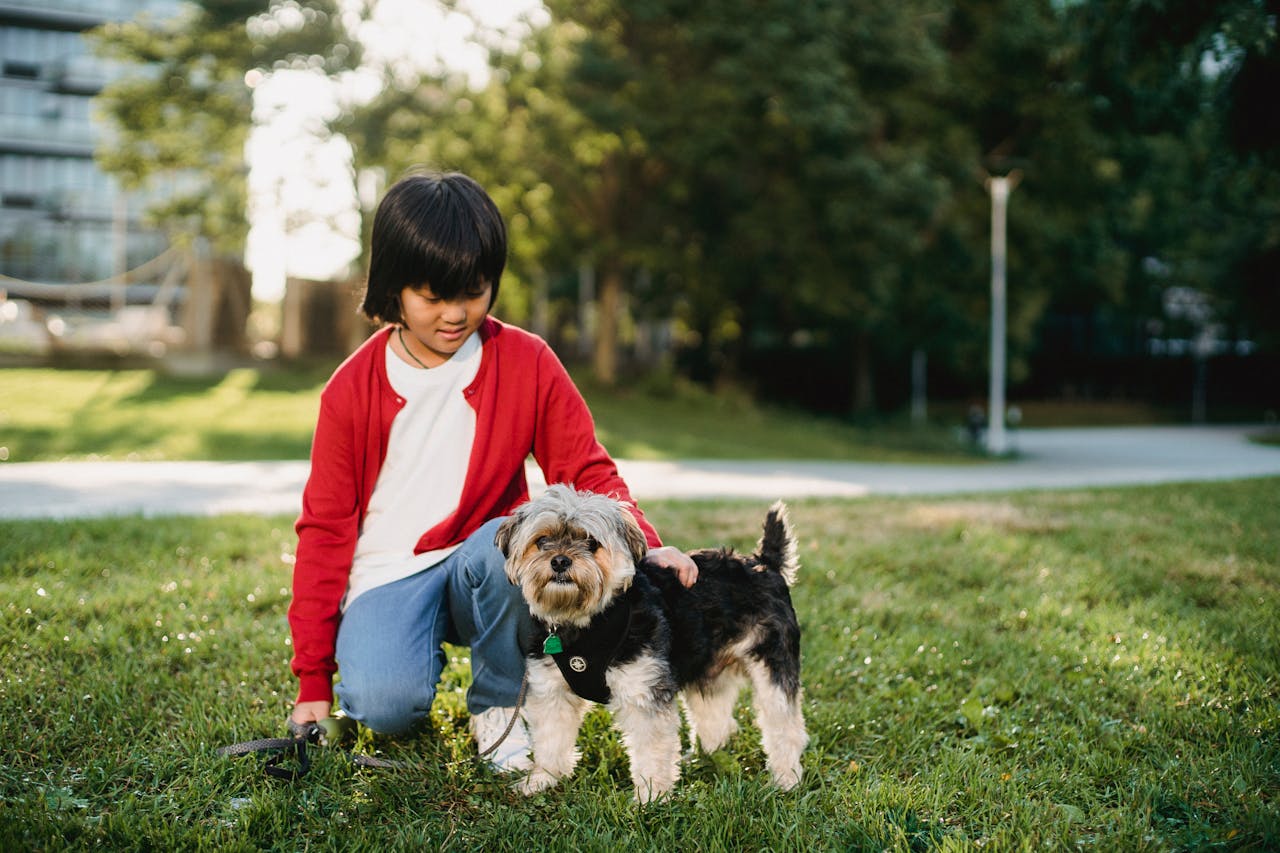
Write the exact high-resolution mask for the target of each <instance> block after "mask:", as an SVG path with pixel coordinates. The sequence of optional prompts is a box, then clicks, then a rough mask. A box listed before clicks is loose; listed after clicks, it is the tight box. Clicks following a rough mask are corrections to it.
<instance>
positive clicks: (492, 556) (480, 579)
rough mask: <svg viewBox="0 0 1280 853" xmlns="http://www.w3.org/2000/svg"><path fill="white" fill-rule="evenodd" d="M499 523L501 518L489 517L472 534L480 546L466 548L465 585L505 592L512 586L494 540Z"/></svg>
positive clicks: (504, 560) (503, 558)
mask: <svg viewBox="0 0 1280 853" xmlns="http://www.w3.org/2000/svg"><path fill="white" fill-rule="evenodd" d="M501 523H502V519H501V518H494V519H491V520H489V521H487V522H485V524H484V525H482V526H481V527H480V528H479V529H478V530H477V531H476V532H475V533H474V534H472V536H473V537H474V538H475V539H476V540H477V544H479V545H480V546H481V547H477V548H475V549H474V550H473V549H468V552H467V554H466V556H465V559H464V564H463V574H464V576H465V578H466V584H467V586H469V587H470V588H472V589H480V588H482V587H483V588H487V589H492V590H494V591H497V592H501V593H505V592H508V591H509V588H513V587H512V584H511V581H510V579H508V578H507V569H506V562H507V561H506V558H505V557H504V556H503V555H502V551H501V550H499V549H498V545H497V543H496V542H494V536H495V535H496V534H497V532H498V525H500V524H501Z"/></svg>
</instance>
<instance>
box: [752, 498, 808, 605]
mask: <svg viewBox="0 0 1280 853" xmlns="http://www.w3.org/2000/svg"><path fill="white" fill-rule="evenodd" d="M756 559H758V560H759V561H760V565H761V566H763V567H764V568H766V569H769V570H771V571H775V572H777V573H778V574H780V575H782V579H783V580H784V581H786V582H787V586H794V585H795V582H796V575H797V573H798V572H799V571H800V559H799V557H798V555H797V553H796V537H795V534H794V533H792V531H791V520H790V519H789V518H787V505H786V504H785V503H783V502H782V501H778V502H777V503H775V504H774V505H773V506H771V507H770V508H769V514H768V515H766V516H765V518H764V535H762V536H761V537H760V545H759V546H758V547H757V548H756Z"/></svg>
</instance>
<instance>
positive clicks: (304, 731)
mask: <svg viewBox="0 0 1280 853" xmlns="http://www.w3.org/2000/svg"><path fill="white" fill-rule="evenodd" d="M528 692H529V673H528V672H525V675H524V678H522V679H521V681H520V695H518V696H517V697H516V707H515V710H514V711H512V712H511V719H510V720H509V721H508V722H507V728H506V729H505V730H504V731H503V732H502V736H501V737H499V738H498V739H497V740H496V741H494V742H493V743H492V744H490V745H489V747H488V748H487V749H485V750H484V751H483V752H480V753H477V755H476V758H484V757H485V756H487V755H489V754H490V753H492V752H493V751H494V750H495V749H497V748H498V747H499V746H501V745H502V742H503V741H505V740H506V739H507V736H508V735H510V734H511V731H512V729H514V728H515V727H516V721H517V720H518V719H520V710H521V709H522V708H523V707H524V700H525V696H526V695H527V694H528ZM288 725H289V734H290V737H264V738H259V739H258V740H247V741H244V742H243V743H233V744H231V745H230V746H222V747H219V748H218V749H217V753H218V755H225V756H228V757H230V758H235V757H237V756H241V755H253V754H254V753H259V752H268V753H271V754H270V755H268V756H267V759H266V761H264V762H263V765H262V770H263V772H264V773H266V774H267V775H268V776H270V777H271V778H273V779H282V780H284V781H286V782H296V781H297V780H299V779H301V778H302V777H303V776H306V775H307V773H308V772H310V770H311V756H310V755H309V754H308V752H307V744H312V745H316V746H319V745H320V742H321V739H322V738H324V737H325V736H326V734H327V732H326V729H325V727H324V726H322V725H320V724H319V723H316V722H310V723H295V722H294V721H293V720H289V721H288ZM290 755H293V756H295V757H296V758H297V766H296V767H286V766H282V764H283V762H284V760H285V759H286V758H288V757H289V756H290ZM348 755H349V756H350V758H351V763H352V764H355V765H356V766H357V767H376V768H379V769H385V770H406V769H408V768H409V767H410V765H408V764H406V763H404V762H403V761H391V760H388V759H386V758H376V757H374V756H372V755H363V754H361V753H358V752H351V753H348Z"/></svg>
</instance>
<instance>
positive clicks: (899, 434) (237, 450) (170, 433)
mask: <svg viewBox="0 0 1280 853" xmlns="http://www.w3.org/2000/svg"><path fill="white" fill-rule="evenodd" d="M327 376H328V368H325V369H312V370H302V369H283V368H280V369H277V368H240V369H236V370H231V371H229V372H227V373H225V374H221V375H217V376H212V377H181V376H170V375H166V374H163V373H159V372H157V371H154V370H140V369H139V370H53V369H30V368H0V461H5V460H8V461H11V462H34V461H42V460H60V459H90V458H94V459H148V460H151V459H165V460H176V459H202V460H203V459H210V460H257V459H305V458H307V455H308V453H309V451H310V447H311V432H312V430H313V429H314V427H315V418H316V413H317V411H318V409H319V395H320V388H321V386H322V384H323V383H324V380H325V379H326V378H327ZM584 388H585V389H586V390H585V393H586V396H587V398H588V402H589V404H590V406H591V409H592V412H593V414H594V415H595V418H596V424H597V428H598V434H599V436H600V439H601V441H602V442H604V444H605V446H606V447H608V448H609V450H610V452H611V453H613V455H614V456H616V457H618V458H622V459H673V458H700V459H760V458H793V459H865V460H878V461H894V462H908V461H915V462H919V461H930V462H972V461H975V457H974V455H973V453H972V452H971V450H970V449H969V448H967V447H965V446H964V444H963V443H962V442H961V441H960V440H959V439H958V438H957V437H956V434H955V432H954V430H953V429H950V428H946V427H943V426H933V427H924V428H920V429H910V428H903V426H902V425H901V424H896V425H891V426H886V427H880V428H860V427H856V426H853V425H851V424H848V423H845V422H842V421H840V420H838V419H835V418H818V417H814V416H813V415H809V414H805V413H801V412H796V411H791V410H787V409H782V408H776V407H767V406H759V405H756V404H755V403H753V402H751V400H750V399H749V398H748V397H747V396H746V395H744V394H737V393H720V394H711V393H708V392H706V391H704V390H701V389H699V388H697V387H696V386H692V385H689V384H686V383H680V382H675V383H666V384H663V385H661V386H657V385H655V384H654V383H648V384H646V385H645V386H644V387H642V388H641V387H637V388H619V389H605V388H601V387H598V386H594V385H592V384H590V383H584Z"/></svg>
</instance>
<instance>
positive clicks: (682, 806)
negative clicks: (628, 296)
mask: <svg viewBox="0 0 1280 853" xmlns="http://www.w3.org/2000/svg"><path fill="white" fill-rule="evenodd" d="M1277 506H1280V479H1274V478H1273V479H1259V480H1248V481H1240V482H1232V483H1214V484H1197V485H1191V486H1161V487H1143V488H1125V489H1110V490H1095V491H1057V492H1042V493H1024V494H1016V495H986V496H982V497H955V498H946V499H927V500H922V499H875V500H856V501H832V500H821V501H818V500H814V501H800V502H795V503H793V505H792V519H793V521H794V523H795V526H796V531H797V535H798V536H799V539H800V545H801V559H802V568H801V574H800V581H799V583H798V585H797V586H796V587H795V590H794V596H795V603H796V608H797V611H798V613H799V616H800V620H801V623H802V626H803V630H804V632H805V633H804V681H805V713H806V716H807V718H808V725H809V730H810V734H811V736H812V743H811V746H810V748H809V750H808V751H807V752H806V754H805V757H804V763H805V766H806V770H807V776H806V778H805V780H804V781H803V782H802V783H801V784H800V786H799V787H797V788H796V789H795V790H794V791H792V792H789V793H785V794H784V793H780V792H778V791H776V790H774V789H772V788H771V787H770V786H769V784H768V783H767V781H766V774H765V773H764V772H763V756H762V754H761V751H760V747H759V740H758V737H757V736H756V735H755V733H754V730H753V729H751V728H750V727H749V726H748V725H745V724H746V723H747V721H748V719H749V715H748V713H747V710H746V705H745V704H743V705H741V706H740V708H739V714H740V717H741V720H742V722H743V723H744V729H743V731H742V733H740V734H739V736H738V737H737V738H736V739H735V740H734V741H733V742H732V743H731V744H730V746H729V748H728V749H727V750H725V751H722V752H721V753H718V754H716V755H713V756H698V757H695V758H694V759H693V760H692V761H691V762H690V763H689V764H688V765H687V767H686V770H685V775H684V779H683V781H682V782H681V784H680V786H679V787H678V789H677V792H676V793H675V795H674V796H673V797H672V798H671V799H670V800H669V801H665V802H662V803H659V804H656V805H654V806H651V807H648V808H643V809H641V808H638V807H636V806H635V805H634V804H633V803H632V801H631V791H630V783H629V781H628V779H629V776H628V774H627V772H626V765H625V756H624V754H623V752H622V749H621V746H620V744H619V741H618V738H617V736H616V735H615V734H614V733H613V732H612V731H611V730H609V729H608V728H607V726H606V720H605V719H604V716H603V713H602V712H599V711H596V712H593V713H592V715H591V716H590V717H589V720H588V726H587V729H586V730H585V731H584V733H583V736H582V737H581V739H580V741H579V745H580V747H581V748H582V751H583V760H582V762H581V764H580V766H579V769H578V771H577V773H576V774H575V775H574V776H573V777H572V778H571V779H570V780H569V781H568V782H567V783H566V784H564V785H563V786H562V787H561V788H560V789H558V790H555V791H553V792H550V793H546V794H541V795H538V796H536V797H533V798H532V799H524V798H521V797H519V796H517V795H515V794H514V793H512V792H510V791H509V790H508V789H507V787H506V785H505V783H504V782H503V781H502V780H500V779H498V778H496V777H494V776H493V775H491V774H490V773H489V772H488V771H486V770H484V769H481V768H480V767H479V766H478V765H477V764H476V763H475V762H474V761H473V759H472V758H471V756H472V755H473V753H474V748H473V746H472V744H471V741H470V737H469V735H467V734H466V720H465V713H464V712H463V710H462V703H461V692H460V691H461V690H462V688H463V685H465V683H466V679H467V661H466V657H465V650H461V649H459V650H454V651H455V656H456V658H457V663H456V665H455V666H453V667H452V668H451V670H450V671H449V673H448V676H447V685H446V687H445V689H444V690H442V693H441V695H440V697H439V699H438V701H437V704H436V706H435V707H434V708H433V714H432V727H431V729H430V731H427V732H424V733H422V734H421V735H420V736H418V737H416V738H412V739H409V740H406V741H398V742H397V741H383V740H374V739H372V738H370V737H368V736H367V733H366V735H365V736H364V737H362V739H361V743H360V748H362V749H365V750H377V751H378V752H379V753H380V754H382V755H384V756H386V757H390V758H395V759H400V760H404V761H408V762H411V763H413V764H414V765H415V769H412V770H373V769H361V768H356V767H354V766H352V765H351V764H350V763H349V762H348V761H347V760H346V759H345V757H344V754H343V753H342V752H341V751H339V750H334V749H327V750H321V751H319V752H318V754H317V755H316V757H315V760H314V769H313V770H312V772H311V774H310V775H309V776H307V777H306V778H305V779H303V780H301V781H300V782H298V783H294V784H289V783H283V782H279V781H276V780H272V779H268V778H266V777H265V776H264V775H263V774H262V771H261V769H260V767H259V764H258V762H257V760H256V759H253V758H240V759H229V758H224V757H220V756H218V755H217V754H215V749H216V747H218V746H220V745H222V744H227V743H231V742H234V741H240V740H247V739H250V738H257V737H265V736H271V735H278V734H281V733H282V730H283V725H282V724H283V720H284V718H285V715H286V713H287V712H288V709H289V707H290V700H291V698H292V690H293V682H292V679H291V677H290V676H289V674H288V666H287V661H288V658H289V646H288V631H287V627H286V624H285V609H286V607H287V603H288V586H289V565H290V561H291V560H292V553H293V548H294V539H293V535H292V533H291V530H290V525H289V519H287V518H257V517H245V516H227V517H218V518H200V519H190V518H183V519H167V520H143V519H139V518H121V519H103V520H93V521H74V522H55V521H24V522H0V606H2V607H3V608H4V612H3V616H2V617H0V650H3V651H2V652H0V653H2V654H3V657H4V662H3V667H2V668H0V709H3V710H0V742H2V743H3V744H4V747H3V750H0V849H3V850H33V849H34V850H39V849H58V850H62V849H76V850H82V849H89V848H97V847H106V848H109V849H153V850H179V849H181V850H188V849H218V850H258V849H280V850H286V849H287V850H297V849H307V850H377V849H412V850H421V849H450V850H486V851H501V850H512V851H515V850H520V851H527V850H564V851H579V850H593V851H594V850H600V851H615V850H632V849H640V850H705V851H714V850H738V849H749V850H795V851H809V850H868V851H871V850H876V851H878V850H883V849H890V850H930V849H942V850H958V849H977V848H979V847H982V848H985V849H997V850H1008V849H1030V848H1036V849H1041V848H1047V849H1058V850H1080V849H1091V850H1092V849H1097V850H1184V849H1248V850H1263V849H1276V848H1277V847H1280V800H1278V799H1277V798H1278V797H1280V620H1278V619H1277V618H1276V613H1277V612H1280V524H1277V520H1278V519H1277V514H1276V507H1277ZM646 509H647V510H648V512H649V514H650V516H651V518H653V520H654V521H655V523H656V524H657V525H658V527H659V529H661V530H663V531H664V535H665V536H666V538H668V539H669V540H670V541H672V542H674V543H676V544H680V545H684V546H687V547H694V546H701V545H709V544H715V543H726V542H727V543H729V544H733V545H735V546H737V547H739V548H749V547H750V546H751V545H752V543H753V542H754V541H755V538H756V537H757V536H758V531H759V524H760V521H761V519H762V517H763V513H764V510H765V507H764V506H763V505H757V504H756V503H755V502H750V503H743V502H705V503H677V502H659V503H653V504H650V505H648V506H647V507H646Z"/></svg>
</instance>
